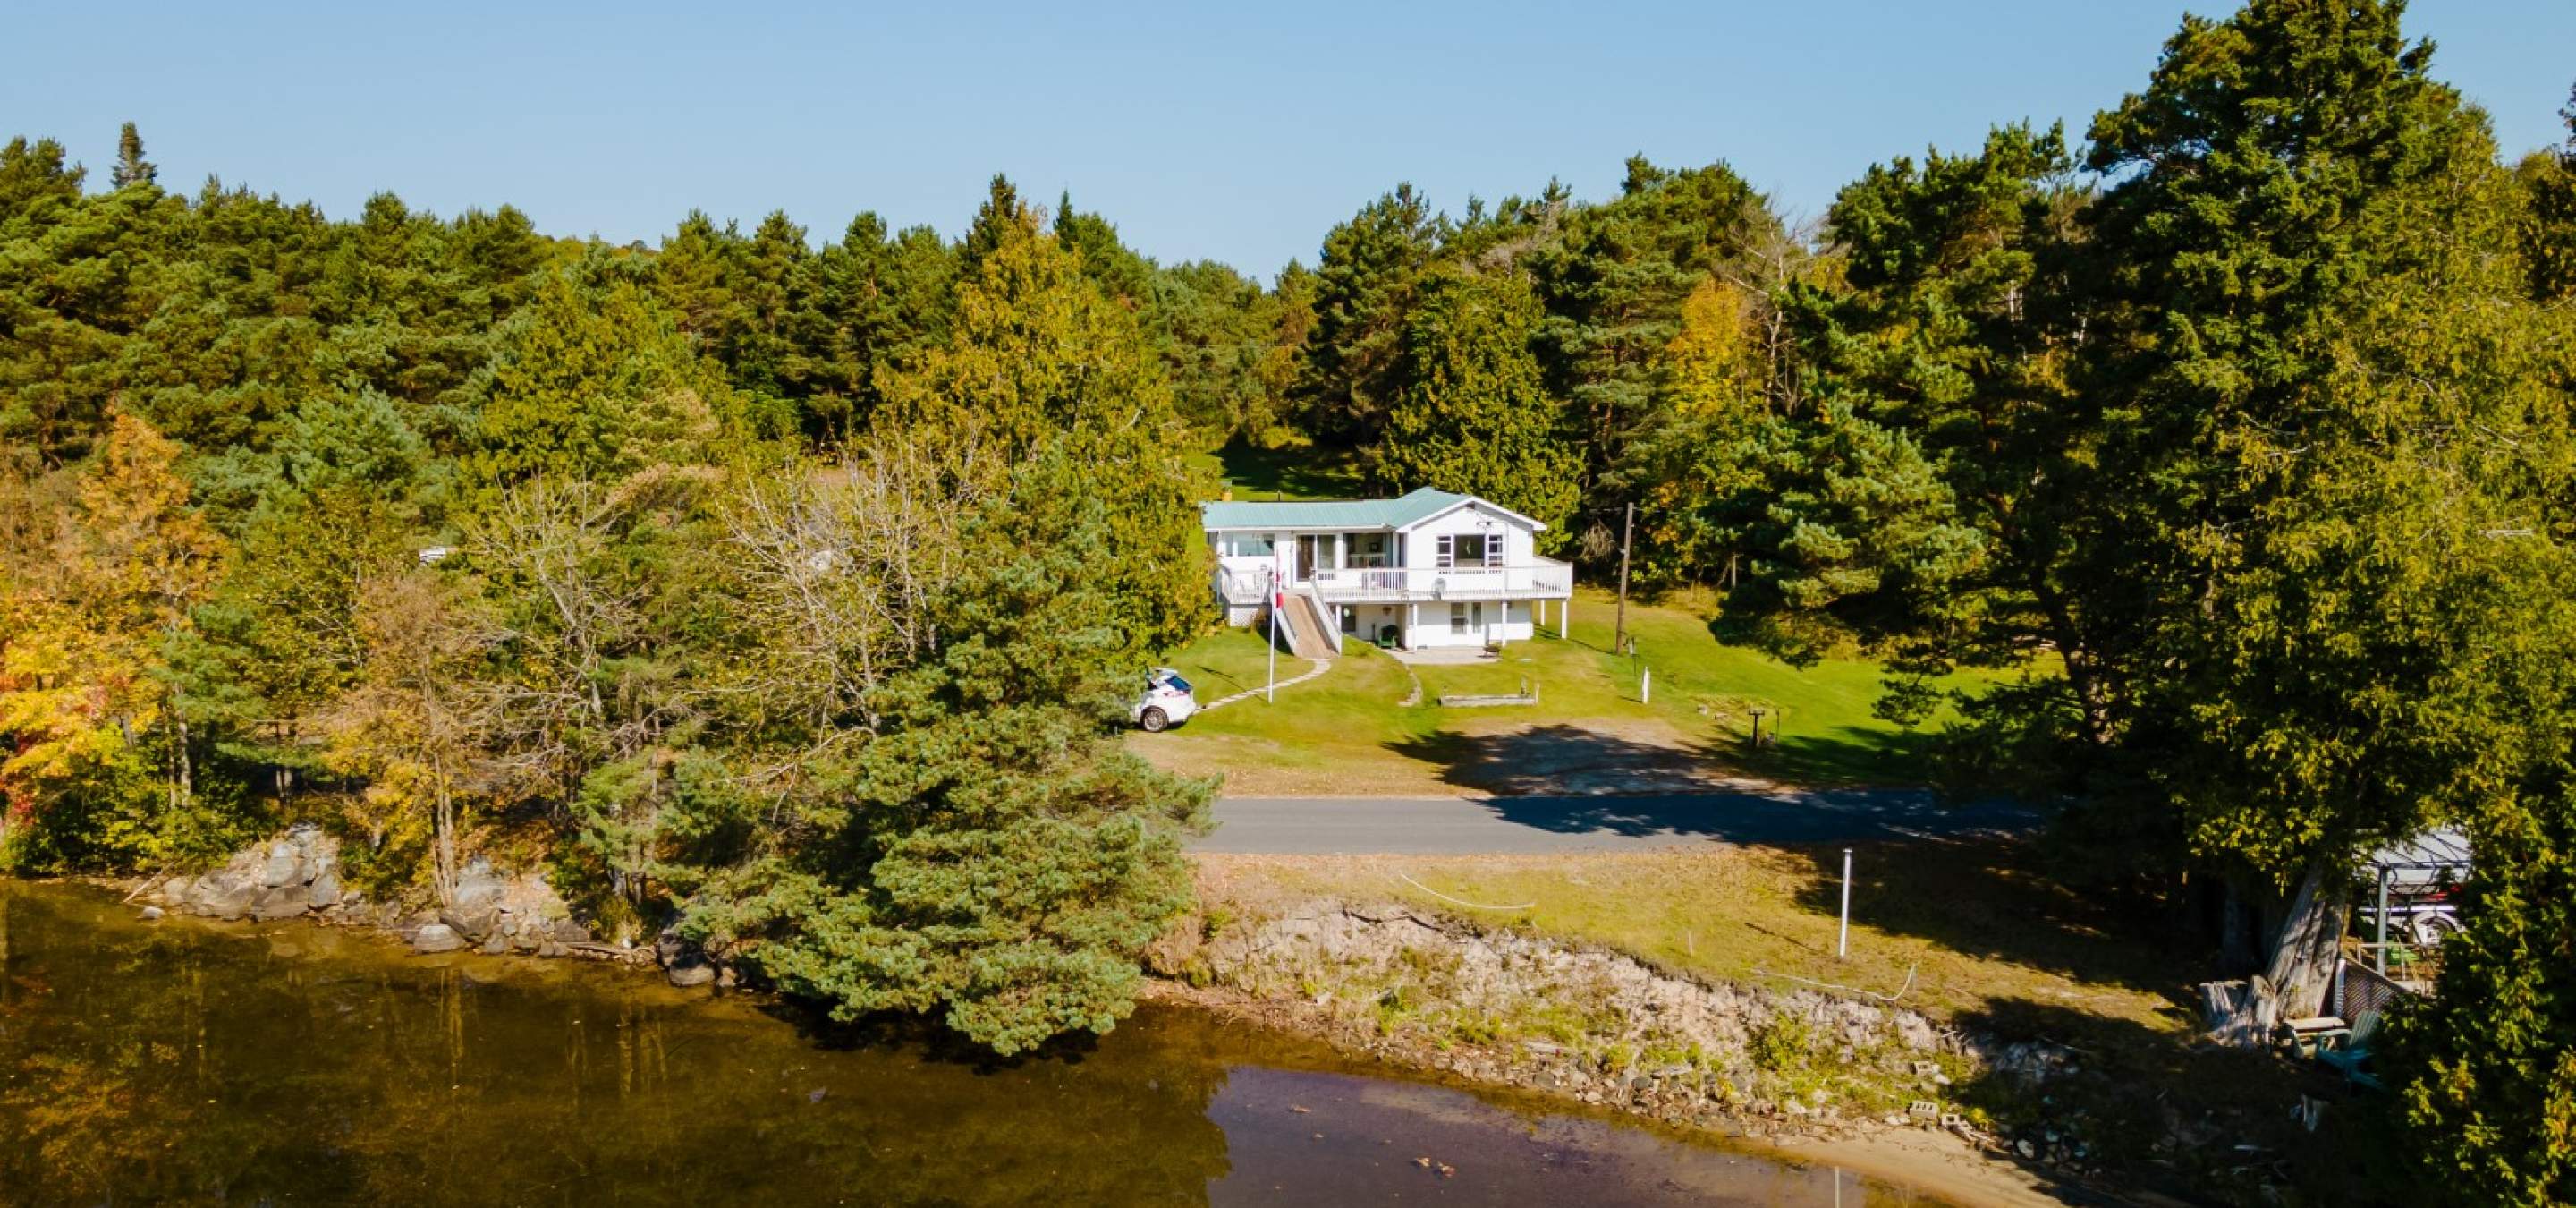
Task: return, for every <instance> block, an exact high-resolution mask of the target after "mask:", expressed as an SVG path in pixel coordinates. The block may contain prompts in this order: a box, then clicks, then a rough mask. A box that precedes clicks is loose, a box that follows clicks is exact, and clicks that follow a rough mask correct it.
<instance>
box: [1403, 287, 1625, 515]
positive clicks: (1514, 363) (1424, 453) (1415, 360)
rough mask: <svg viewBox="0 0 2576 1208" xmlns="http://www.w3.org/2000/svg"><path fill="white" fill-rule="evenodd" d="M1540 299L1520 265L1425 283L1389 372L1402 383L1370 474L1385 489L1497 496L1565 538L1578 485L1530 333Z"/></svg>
mask: <svg viewBox="0 0 2576 1208" xmlns="http://www.w3.org/2000/svg"><path fill="white" fill-rule="evenodd" d="M1538 322H1539V306H1538V298H1537V296H1536V295H1534V294H1533V293H1531V292H1530V287H1529V283H1528V282H1527V281H1526V280H1524V279H1522V278H1520V277H1519V276H1517V275H1511V274H1491V275H1482V276H1475V275H1467V274H1463V273H1444V274H1441V275H1439V276H1436V277H1435V278H1434V279H1433V280H1432V281H1431V282H1430V283H1429V284H1428V285H1426V286H1425V287H1424V289H1423V296H1422V301H1421V302H1420V304H1419V305H1417V306H1416V307H1415V309H1414V312H1413V314H1412V315H1411V316H1410V318H1409V319H1408V321H1407V322H1406V324H1405V329H1404V344H1403V352H1402V355H1401V357H1400V358H1399V360H1398V361H1397V363H1396V365H1395V367H1394V372H1393V374H1392V375H1391V376H1392V377H1393V378H1394V379H1395V380H1396V381H1399V382H1401V383H1402V386H1401V387H1400V388H1399V390H1398V393H1397V395H1396V400H1395V406H1394V409H1393V410H1392V411H1391V412H1390V413H1389V414H1388V416H1387V421H1386V435H1385V437H1384V439H1383V440H1382V441H1381V442H1380V443H1379V444H1378V445H1377V447H1376V448H1375V450H1374V451H1373V456H1372V458H1371V474H1372V476H1373V477H1375V478H1376V479H1377V480H1378V481H1379V482H1380V483H1381V484H1382V485H1384V486H1385V487H1386V488H1387V489H1389V490H1394V491H1403V490H1410V489H1413V488H1416V487H1437V488H1439V489H1441V490H1446V491H1457V492H1461V493H1464V494H1470V495H1476V496H1480V497H1482V498H1485V499H1490V500H1492V501H1494V502H1495V503H1498V504H1501V505H1502V506H1504V507H1507V508H1510V509H1512V510H1514V511H1516V512H1520V513H1521V514H1523V515H1526V516H1529V517H1531V518H1532V519H1535V520H1537V521H1539V522H1540V523H1542V524H1545V525H1547V526H1548V528H1547V530H1546V531H1545V532H1544V533H1543V534H1542V535H1541V539H1542V541H1544V542H1548V543H1550V544H1551V547H1554V546H1555V545H1561V544H1562V543H1563V542H1564V541H1565V540H1566V531H1565V530H1566V520H1567V518H1568V517H1569V516H1571V515H1572V514H1573V511H1574V506H1575V503H1576V501H1577V499H1578V498H1579V496H1578V491H1579V490H1580V486H1579V484H1578V482H1577V481H1576V478H1575V471H1576V469H1577V465H1578V462H1577V459H1576V455H1575V453H1574V450H1573V448H1572V447H1571V446H1570V445H1569V444H1568V443H1567V442H1566V439H1565V426H1566V425H1565V418H1564V414H1563V412H1562V411H1561V410H1560V409H1559V408H1558V406H1557V404H1556V402H1555V401H1554V400H1553V399H1551V398H1549V397H1548V395H1547V392H1546V388H1545V384H1544V382H1543V381H1542V379H1541V375H1540V372H1539V366H1538V360H1537V358H1536V357H1535V356H1534V355H1533V354H1532V353H1531V350H1530V342H1531V340H1532V338H1533V336H1534V335H1535V334H1536V330H1537V327H1538Z"/></svg>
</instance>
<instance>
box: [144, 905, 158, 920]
mask: <svg viewBox="0 0 2576 1208" xmlns="http://www.w3.org/2000/svg"><path fill="white" fill-rule="evenodd" d="M160 917H161V908H160V907H158V906H146V907H144V908H143V921H144V922H147V923H149V922H152V921H153V920H155V919H158V918H160Z"/></svg>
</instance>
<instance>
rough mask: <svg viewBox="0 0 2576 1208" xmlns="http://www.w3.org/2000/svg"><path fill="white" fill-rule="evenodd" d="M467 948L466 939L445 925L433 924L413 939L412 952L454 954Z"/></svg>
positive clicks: (414, 935) (417, 933)
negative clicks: (460, 949)
mask: <svg viewBox="0 0 2576 1208" xmlns="http://www.w3.org/2000/svg"><path fill="white" fill-rule="evenodd" d="M464 946H465V937H464V936H461V935H458V934H456V929H455V928H453V927H450V926H448V925H447V924H445V923H431V924H429V925H428V926H426V927H423V928H421V929H420V930H419V931H418V932H416V933H414V934H413V936H412V937H411V950H412V951H414V952H420V953H430V952H454V951H456V950H457V949H459V948H462V947H464Z"/></svg>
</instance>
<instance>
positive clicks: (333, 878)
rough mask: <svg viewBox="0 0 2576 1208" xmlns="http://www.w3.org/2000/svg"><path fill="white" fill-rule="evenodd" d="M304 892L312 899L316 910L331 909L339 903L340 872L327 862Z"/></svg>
mask: <svg viewBox="0 0 2576 1208" xmlns="http://www.w3.org/2000/svg"><path fill="white" fill-rule="evenodd" d="M304 893H305V896H306V897H307V898H309V899H311V900H312V902H313V908H314V909H315V910H329V909H330V908H332V907H334V906H337V905H339V904H340V898H341V894H340V874H339V873H338V872H337V871H335V870H333V869H332V868H331V867H330V866H329V865H328V864H325V865H324V866H323V868H322V871H320V872H318V873H315V874H314V875H313V882H312V883H311V884H309V885H307V886H305V887H304Z"/></svg>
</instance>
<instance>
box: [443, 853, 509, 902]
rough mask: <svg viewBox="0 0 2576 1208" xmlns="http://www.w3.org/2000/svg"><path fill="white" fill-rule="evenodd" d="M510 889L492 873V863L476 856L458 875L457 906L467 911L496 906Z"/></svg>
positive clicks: (467, 862)
mask: <svg viewBox="0 0 2576 1208" xmlns="http://www.w3.org/2000/svg"><path fill="white" fill-rule="evenodd" d="M508 889H509V886H508V885H507V884H506V883H505V882H503V881H502V880H501V878H500V876H499V875H498V874H496V873H494V872H493V871H492V862H491V861H490V860H486V859H484V858H483V857H481V856H476V857H474V858H473V859H471V860H468V861H466V863H465V868H464V870H463V871H462V872H459V873H458V874H456V898H455V904H456V905H457V906H458V907H459V908H465V909H474V908H485V907H490V906H494V905H497V904H498V903H499V902H500V900H501V895H502V894H503V893H505V892H507V891H508Z"/></svg>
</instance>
